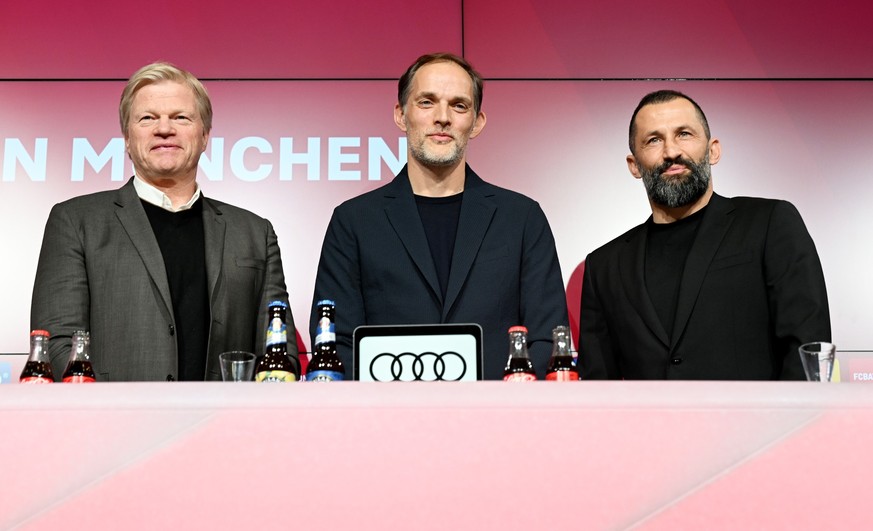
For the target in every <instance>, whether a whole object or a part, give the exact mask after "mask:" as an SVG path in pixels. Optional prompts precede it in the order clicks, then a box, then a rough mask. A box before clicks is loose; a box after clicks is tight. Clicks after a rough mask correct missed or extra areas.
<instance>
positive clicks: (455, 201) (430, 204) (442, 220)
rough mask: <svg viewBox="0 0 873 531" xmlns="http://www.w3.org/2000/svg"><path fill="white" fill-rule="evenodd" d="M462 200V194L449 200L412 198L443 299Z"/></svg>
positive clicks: (452, 196) (418, 196)
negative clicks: (422, 227) (416, 207)
mask: <svg viewBox="0 0 873 531" xmlns="http://www.w3.org/2000/svg"><path fill="white" fill-rule="evenodd" d="M463 197H464V193H463V192H461V193H460V194H455V195H450V196H448V197H424V196H420V195H417V196H415V204H416V205H417V206H418V215H419V216H420V217H421V224H422V225H423V226H424V233H425V235H427V245H428V247H430V255H431V257H432V258H433V263H434V266H436V272H437V278H438V279H439V281H440V290H442V295H443V299H445V297H446V287H447V286H448V283H449V272H450V271H451V269H452V253H454V251H455V236H456V235H457V232H458V219H459V218H460V217H461V200H462V199H463Z"/></svg>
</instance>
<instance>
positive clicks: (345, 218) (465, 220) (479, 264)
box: [309, 166, 568, 379]
mask: <svg viewBox="0 0 873 531" xmlns="http://www.w3.org/2000/svg"><path fill="white" fill-rule="evenodd" d="M465 179H466V180H465V184H464V197H463V200H462V203H461V214H460V219H459V221H458V232H457V237H456V240H455V249H454V253H453V255H452V264H451V271H450V273H449V279H448V286H447V289H446V295H445V299H443V296H442V294H441V290H440V285H439V281H438V279H437V272H436V267H435V266H434V262H433V259H432V257H431V253H430V249H429V247H428V242H427V237H426V235H425V232H424V227H423V226H422V223H421V218H420V217H419V213H418V208H417V206H416V203H415V198H414V196H413V193H412V185H411V184H410V182H409V176H408V174H407V171H406V168H405V167H404V168H403V170H401V172H400V173H399V174H398V175H397V177H395V178H394V180H392V181H391V182H390V183H389V184H387V185H385V186H383V187H381V188H378V189H376V190H373V191H371V192H368V193H365V194H363V195H360V196H358V197H355V198H353V199H351V200H349V201H346V202H345V203H343V204H342V205H340V206H338V207H337V208H336V209H335V210H334V213H333V217H332V218H331V220H330V224H329V226H328V228H327V232H326V234H325V237H324V245H323V247H322V251H321V259H320V261H319V264H318V274H317V278H316V281H315V294H314V297H313V314H312V316H311V317H310V321H309V323H310V327H309V328H310V336H311V337H313V338H314V337H315V326H316V322H317V319H315V310H314V303H315V301H318V300H320V299H333V300H335V301H336V335H337V345H338V350H339V354H340V358H341V359H342V361H343V363H345V364H346V367H347V370H346V372H347V373H348V374H347V375H348V376H349V377H350V376H351V368H352V365H351V361H352V360H351V348H352V332H353V331H354V329H355V328H356V327H357V326H359V325H363V324H369V325H384V324H433V323H478V324H479V325H480V326H481V327H482V330H483V350H484V356H483V357H484V376H485V378H486V379H499V378H502V376H503V369H504V366H505V365H506V360H507V356H508V349H509V340H508V335H507V331H508V329H509V327H510V326H513V325H524V326H527V328H528V331H529V335H528V340H529V343H530V353H531V357H532V359H533V361H534V366H535V367H536V368H537V372H538V373H539V376H540V377H542V376H543V375H544V373H545V367H546V365H547V363H548V358H549V355H550V353H551V345H552V342H551V338H552V329H553V328H554V327H555V326H558V325H566V324H567V322H568V319H567V305H566V298H565V294H564V283H563V280H562V278H561V269H560V266H559V264H558V255H557V252H556V250H555V240H554V237H553V236H552V231H551V229H550V227H549V223H548V221H547V220H546V216H545V214H544V213H543V211H542V209H541V208H540V206H539V204H537V203H536V202H535V201H533V200H532V199H530V198H528V197H525V196H523V195H521V194H518V193H516V192H512V191H509V190H505V189H503V188H499V187H497V186H493V185H491V184H488V183H486V182H485V181H483V180H482V179H481V178H479V176H477V175H476V174H475V173H474V172H473V170H471V169H470V167H469V166H467V167H466V177H465Z"/></svg>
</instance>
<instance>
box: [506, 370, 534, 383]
mask: <svg viewBox="0 0 873 531" xmlns="http://www.w3.org/2000/svg"><path fill="white" fill-rule="evenodd" d="M536 379H537V377H536V376H535V375H533V374H528V373H526V372H513V373H511V374H507V375H506V376H504V377H503V381H505V382H532V381H534V380H536Z"/></svg>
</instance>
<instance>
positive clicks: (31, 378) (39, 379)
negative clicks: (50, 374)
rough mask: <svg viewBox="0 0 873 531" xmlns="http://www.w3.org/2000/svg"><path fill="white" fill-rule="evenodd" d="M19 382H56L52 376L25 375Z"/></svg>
mask: <svg viewBox="0 0 873 531" xmlns="http://www.w3.org/2000/svg"><path fill="white" fill-rule="evenodd" d="M18 382H19V383H26V384H48V383H54V380H52V379H51V378H46V377H45V376H24V377H23V378H21V379H20V380H18Z"/></svg>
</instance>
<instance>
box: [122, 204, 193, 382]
mask: <svg viewBox="0 0 873 531" xmlns="http://www.w3.org/2000/svg"><path fill="white" fill-rule="evenodd" d="M142 205H143V208H145V211H146V215H147V216H148V218H149V222H150V223H151V226H152V230H153V231H154V233H155V238H156V239H157V240H158V246H159V247H160V248H161V255H162V256H163V259H164V267H165V268H166V270H167V282H168V283H169V285H170V298H171V299H172V304H173V315H174V316H175V321H176V322H175V334H176V345H177V346H178V350H179V375H178V379H179V380H200V381H202V380H204V379H205V377H206V348H207V342H208V341H209V301H208V295H207V292H208V290H207V287H206V250H205V239H204V236H203V198H202V197H201V198H200V199H198V200H197V201H196V202H195V203H194V205H192V207H191V208H190V209H188V210H182V211H180V212H170V211H168V210H164V209H163V208H161V207H158V206H155V205H152V204H151V203H147V202H145V201H142ZM134 303H136V301H134Z"/></svg>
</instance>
